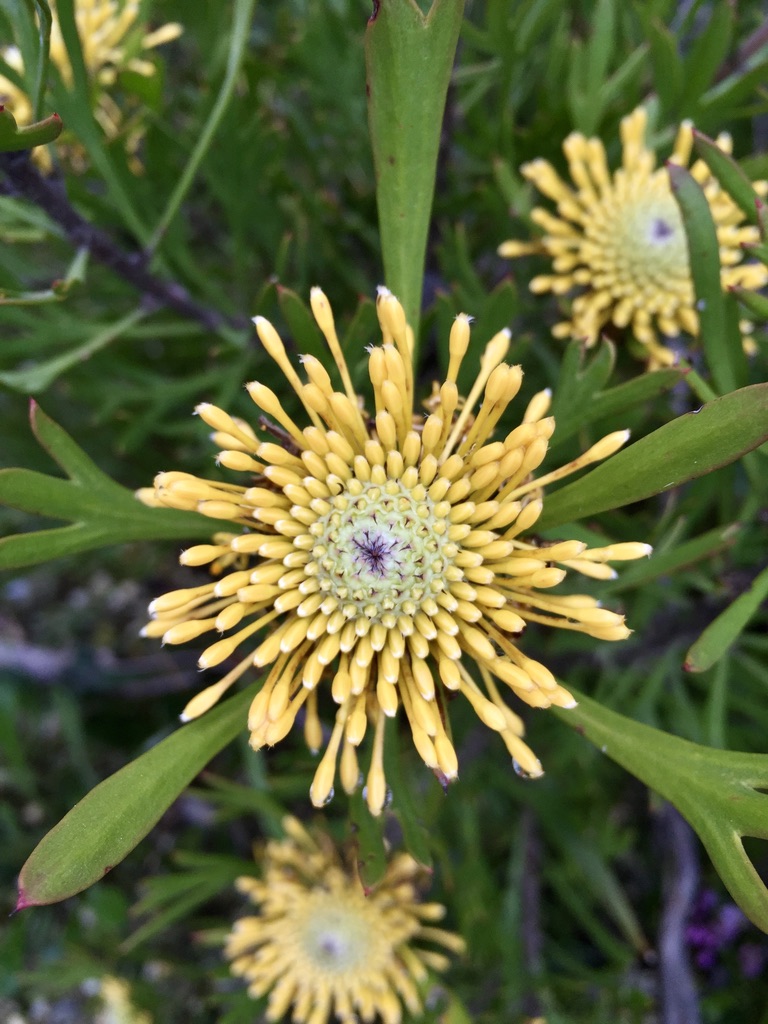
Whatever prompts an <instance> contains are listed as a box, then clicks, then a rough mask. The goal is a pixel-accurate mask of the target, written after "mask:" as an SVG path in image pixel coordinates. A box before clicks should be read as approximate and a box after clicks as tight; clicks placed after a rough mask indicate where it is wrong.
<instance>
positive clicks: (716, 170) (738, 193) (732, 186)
mask: <svg viewBox="0 0 768 1024" xmlns="http://www.w3.org/2000/svg"><path fill="white" fill-rule="evenodd" d="M693 144H694V146H695V148H696V152H697V153H698V154H699V156H700V157H701V159H702V160H703V161H704V163H705V164H706V165H707V167H708V168H709V169H710V171H711V172H712V176H713V177H715V178H717V180H718V181H719V182H720V184H721V185H722V187H723V189H724V190H725V191H726V192H727V193H728V195H729V196H730V197H731V199H732V200H733V201H734V203H736V205H737V206H738V207H739V208H740V209H741V211H742V213H743V214H744V216H745V217H746V218H747V220H748V221H749V222H750V223H751V224H757V203H758V202H759V196H758V195H757V193H756V192H755V190H754V188H753V187H752V182H751V181H750V180H749V178H748V177H747V176H746V174H745V173H744V171H742V169H741V168H740V167H739V165H738V164H737V163H736V161H735V160H734V159H733V157H732V156H731V155H730V153H725V152H724V151H723V150H722V149H720V147H719V146H718V145H717V143H716V142H715V140H714V139H710V138H709V136H707V135H704V133H703V132H698V131H696V130H695V129H694V132H693Z"/></svg>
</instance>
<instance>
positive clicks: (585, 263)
mask: <svg viewBox="0 0 768 1024" xmlns="http://www.w3.org/2000/svg"><path fill="white" fill-rule="evenodd" d="M646 124H647V114H646V111H645V109H644V108H643V107H638V109H637V110H635V111H634V112H633V113H632V114H630V115H629V116H628V117H625V118H624V119H623V120H622V122H621V141H622V146H623V157H622V166H621V168H620V169H619V170H617V171H615V172H614V173H613V174H611V172H610V170H609V168H608V162H607V159H606V154H605V148H604V147H603V144H602V142H601V141H600V139H587V138H585V137H584V136H583V135H581V134H579V133H577V132H575V133H573V134H572V135H569V136H568V138H567V139H566V140H565V142H564V143H563V151H564V153H565V156H566V159H567V160H568V168H569V171H570V175H571V180H572V182H573V185H571V184H568V183H566V182H564V181H563V180H562V179H561V178H560V177H559V175H558V174H557V172H556V171H555V170H554V168H553V167H552V165H551V164H550V163H548V162H547V161H546V160H534V161H532V162H531V163H529V164H525V165H524V166H523V167H522V173H523V174H524V175H525V177H526V178H528V179H529V180H530V181H532V182H533V183H534V185H535V186H536V187H537V188H538V189H539V191H540V192H542V193H543V194H544V195H545V196H547V197H548V198H549V199H552V200H553V201H554V202H555V204H556V207H557V214H556V215H555V214H553V213H551V212H549V211H548V210H546V209H543V208H541V207H536V208H534V210H533V212H532V214H531V217H532V219H533V221H534V222H535V223H536V224H538V225H539V226H540V227H541V228H542V229H543V231H544V234H543V236H542V237H541V238H540V239H539V240H537V241H535V242H517V241H509V242H504V243H503V244H502V245H500V246H499V255H501V256H509V257H515V256H523V255H529V254H536V253H540V254H544V255H546V256H549V257H550V258H551V259H552V273H551V274H544V275H541V276H539V277H535V278H534V279H533V280H532V281H531V284H530V287H531V291H534V292H553V293H554V294H555V295H565V294H566V293H570V292H571V291H573V290H574V289H576V290H578V294H577V295H576V297H575V298H574V299H573V302H572V305H571V311H570V318H569V319H568V320H565V321H563V322H562V323H559V324H557V325H556V327H555V328H554V330H553V332H552V333H553V334H554V335H555V337H558V338H571V337H572V338H580V339H584V340H585V341H586V343H587V345H593V344H594V343H595V342H596V341H597V338H598V336H599V334H600V331H601V330H602V328H603V327H604V326H605V325H606V324H613V325H614V326H615V327H618V328H625V327H629V328H630V330H631V332H632V334H633V335H634V336H635V338H636V339H637V341H639V342H640V343H641V344H642V345H643V346H645V352H646V355H647V358H648V360H649V362H650V363H651V365H660V364H668V363H671V362H672V361H673V359H674V353H673V352H672V351H671V350H670V349H669V348H667V347H666V346H664V345H663V344H662V343H660V341H659V332H660V333H661V334H662V335H664V336H666V337H675V336H676V335H678V334H680V333H681V332H683V331H685V332H687V333H688V334H691V335H696V334H698V331H699V320H698V316H697V314H696V310H695V308H694V303H695V296H694V291H693V283H692V280H691V271H690V264H689V260H688V245H687V241H686V237H685V230H684V227H683V222H682V218H681V215H680V210H679V208H678V205H677V202H676V201H675V198H674V196H673V194H672V190H671V188H670V184H669V176H668V174H667V171H666V170H665V169H664V168H663V167H662V168H659V169H658V170H655V169H654V168H655V165H656V158H655V155H654V153H653V152H652V151H651V150H649V149H647V148H646V146H645V131H646ZM692 144H693V131H692V126H691V124H690V122H687V121H686V122H684V123H683V124H682V125H681V127H680V130H679V132H678V135H677V139H676V141H675V147H674V151H673V153H672V155H671V157H670V162H672V163H676V164H679V165H681V166H687V164H688V161H689V159H690V155H691V147H692ZM717 144H718V146H720V148H721V149H723V150H724V151H725V152H728V153H729V152H730V151H731V139H730V137H729V136H728V135H725V134H723V135H720V136H719V137H718V139H717ZM691 174H692V175H693V177H694V178H695V179H696V180H697V181H698V182H699V184H700V185H701V186H702V188H703V190H704V194H705V196H706V197H707V200H708V202H709V207H710V210H711V211H712V217H713V219H714V222H715V226H716V229H717V238H718V242H719V245H720V262H721V264H722V275H721V279H722V284H723V288H728V287H731V286H733V285H740V286H741V287H743V288H750V289H757V288H762V287H763V286H764V285H765V284H766V283H768V270H766V268H765V267H764V266H763V265H762V264H761V263H746V264H745V263H743V262H742V260H743V255H744V253H743V250H742V248H741V247H742V246H743V245H745V244H757V243H758V242H759V233H758V230H757V228H756V227H753V226H751V225H745V224H743V221H744V214H743V213H742V211H741V210H740V209H739V207H738V206H737V205H736V204H735V203H734V202H733V200H732V199H731V198H730V196H729V195H728V194H727V193H726V192H724V191H723V190H722V189H721V188H720V185H719V183H718V182H717V180H716V179H715V178H713V177H712V175H711V174H710V172H709V169H708V168H707V166H706V164H705V163H704V162H703V161H701V160H699V161H697V162H696V163H694V165H693V167H692V168H691ZM754 186H755V188H756V189H757V191H758V192H759V193H760V194H761V195H764V194H765V193H766V192H768V182H764V181H758V182H754Z"/></svg>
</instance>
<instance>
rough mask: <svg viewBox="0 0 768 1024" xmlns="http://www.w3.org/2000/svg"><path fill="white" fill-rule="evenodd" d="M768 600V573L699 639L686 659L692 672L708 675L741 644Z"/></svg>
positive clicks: (687, 667)
mask: <svg viewBox="0 0 768 1024" xmlns="http://www.w3.org/2000/svg"><path fill="white" fill-rule="evenodd" d="M766 597H768V569H763V571H762V572H761V573H760V575H759V576H756V577H755V579H754V580H752V583H751V585H750V587H749V590H745V591H744V593H743V594H740V595H739V596H738V597H737V598H736V600H735V601H734V602H733V604H730V605H729V606H728V607H727V608H726V609H725V611H724V612H721V613H720V615H718V617H717V618H716V619H715V620H714V622H710V624H709V625H708V626H707V628H706V629H705V630H704V632H703V633H702V634H701V636H700V637H699V639H698V640H697V641H696V642H695V643H694V644H692V645H691V647H690V649H689V651H688V654H687V656H686V659H685V666H684V667H685V669H686V670H687V671H688V672H705V671H706V670H707V669H708V668H711V667H712V665H714V664H715V662H716V661H719V660H720V658H722V657H723V655H724V654H725V653H726V652H727V650H728V648H729V647H731V645H732V644H734V643H735V642H736V640H738V638H739V636H740V635H741V633H742V631H743V630H744V627H745V626H746V625H747V623H748V622H749V620H750V619H751V618H752V616H753V615H755V614H756V613H757V611H758V609H759V608H760V605H761V604H762V603H763V601H765V599H766Z"/></svg>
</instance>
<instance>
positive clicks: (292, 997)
mask: <svg viewBox="0 0 768 1024" xmlns="http://www.w3.org/2000/svg"><path fill="white" fill-rule="evenodd" d="M283 824H284V827H285V830H286V832H287V833H288V838H287V839H284V840H281V841H272V842H269V843H267V845H266V848H265V849H264V851H263V854H262V856H261V857H260V858H259V859H260V860H261V865H262V877H261V879H255V878H249V877H245V878H240V879H238V883H237V885H238V888H239V889H240V891H241V892H244V893H247V895H248V897H249V898H250V900H251V901H252V902H253V903H254V904H255V905H256V907H257V908H258V913H257V915H256V916H253V917H243V918H240V920H239V921H237V922H236V924H235V926H234V929H233V931H232V932H231V934H230V935H229V937H228V939H227V944H226V950H225V951H226V955H227V957H228V958H229V959H230V960H231V961H232V964H231V970H232V972H233V974H236V975H238V976H239V977H242V978H245V979H246V981H247V982H248V992H249V994H250V995H252V996H253V997H254V998H259V997H261V996H264V995H266V994H267V993H268V992H269V993H270V995H269V1006H268V1009H267V1012H266V1019H267V1020H269V1021H276V1020H280V1019H281V1018H282V1017H283V1016H284V1015H285V1014H286V1013H287V1012H288V1010H289V1009H290V1008H291V1006H292V1007H293V1016H292V1018H291V1019H292V1020H293V1021H294V1022H295V1024H326V1022H327V1021H328V1020H330V1019H333V1020H337V1021H340V1022H341V1024H356V1022H358V1021H359V1020H363V1021H366V1022H370V1021H373V1020H374V1019H376V1018H380V1019H381V1020H382V1021H383V1024H400V1021H401V1020H402V1004H405V1006H406V1008H407V1010H408V1012H409V1013H410V1014H411V1015H413V1016H418V1015H420V1014H421V1012H422V1000H421V996H420V992H419V989H420V988H421V987H423V986H424V985H425V983H426V982H427V981H428V971H429V970H433V971H444V970H445V969H446V968H447V967H448V963H449V961H448V958H447V957H446V956H445V954H444V953H442V952H437V951H435V950H432V949H428V948H427V949H425V948H423V945H422V944H423V943H430V944H432V945H437V946H442V947H443V948H444V949H447V950H449V951H450V952H453V953H461V952H463V950H464V943H463V941H462V940H461V939H460V938H459V936H458V935H455V934H454V933H452V932H448V931H445V930H444V929H442V928H437V927H435V922H437V921H440V920H441V918H442V917H443V916H444V914H445V908H444V907H443V906H441V905H440V904H439V903H421V902H420V901H419V899H420V889H421V888H422V887H423V884H424V882H425V879H426V872H425V870H424V869H423V868H422V867H420V866H419V864H417V862H416V861H415V860H414V859H413V858H412V857H411V856H409V855H408V854H406V853H400V854H397V855H396V856H394V857H393V858H392V859H391V860H390V862H389V864H388V866H387V869H386V872H385V874H384V876H383V877H382V878H381V880H380V881H379V882H378V883H377V884H376V885H375V886H374V887H373V888H372V889H370V890H369V891H367V892H366V891H365V890H364V888H363V885H362V883H361V881H360V878H359V877H358V874H357V871H356V869H355V865H354V862H350V863H346V862H345V860H344V858H343V857H342V856H340V854H339V852H338V851H337V849H336V848H335V846H334V844H333V843H332V842H331V840H330V839H329V837H328V836H327V835H326V834H325V833H320V832H317V833H316V834H314V835H310V834H309V833H308V832H307V831H306V830H305V829H304V828H303V827H302V825H301V824H300V823H299V822H298V821H297V820H296V819H295V818H290V817H289V818H286V819H285V821H284V823H283Z"/></svg>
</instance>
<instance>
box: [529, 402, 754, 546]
mask: <svg viewBox="0 0 768 1024" xmlns="http://www.w3.org/2000/svg"><path fill="white" fill-rule="evenodd" d="M766 440H768V384H752V385H750V386H749V387H747V388H742V389H741V390H740V391H734V392H732V393H731V394H729V395H724V396H723V397H722V398H716V399H715V400H714V401H713V402H707V404H706V405H703V406H702V407H701V409H699V410H698V411H696V412H689V413H686V414H685V415H684V416H679V417H678V418H677V419H675V420H672V421H671V422H670V423H665V424H664V426H663V427H659V429H658V430H654V432H653V433H652V434H648V435H647V436H646V437H643V438H641V439H640V440H639V441H636V442H635V443H634V444H632V445H630V446H629V447H628V448H625V449H624V450H623V451H621V452H619V453H618V454H617V455H614V456H613V457H612V458H610V459H608V460H607V461H606V462H603V463H602V464H601V465H599V466H598V467H597V468H596V469H593V470H592V472H591V473H588V474H587V476H585V477H582V479H581V480H577V481H576V482H574V483H572V484H567V485H566V486H565V487H562V488H561V489H560V490H559V491H555V492H554V494H549V495H547V497H546V498H545V500H544V512H543V513H542V515H541V518H540V519H539V523H538V525H539V526H540V527H541V528H542V529H551V528H552V527H553V526H560V525H562V524H563V523H569V522H575V521H576V520H578V519H583V518H585V517H589V516H593V515H597V513H599V512H606V511H607V510H608V509H612V508H621V507H622V506H623V505H630V504H632V502H634V501H642V500H643V499H644V498H649V497H650V496H651V495H653V494H661V493H663V492H664V491H668V490H670V489H671V488H672V487H678V486H679V485H680V484H684V483H686V482H687V481H688V480H695V479H696V478H697V477H700V476H703V475H704V474H705V473H711V472H712V471H713V470H715V469H720V467H721V466H727V465H728V464H729V463H731V462H734V461H735V460H736V459H738V458H740V457H741V456H742V455H744V454H745V452H749V451H752V449H753V448H757V447H758V445H761V444H763V443H764V442H765V441H766Z"/></svg>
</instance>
